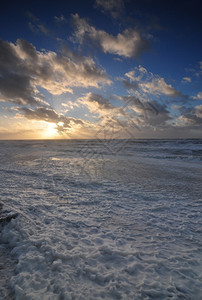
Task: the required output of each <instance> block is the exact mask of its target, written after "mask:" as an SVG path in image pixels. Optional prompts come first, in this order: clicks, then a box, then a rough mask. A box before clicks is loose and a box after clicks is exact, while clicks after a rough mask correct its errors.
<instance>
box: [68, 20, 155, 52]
mask: <svg viewBox="0 0 202 300" xmlns="http://www.w3.org/2000/svg"><path fill="white" fill-rule="evenodd" d="M72 18H73V23H74V25H75V27H76V32H75V36H76V38H77V39H78V40H79V42H80V43H83V42H84V41H91V42H93V43H94V44H95V45H96V46H97V47H99V48H101V50H102V51H103V52H104V53H110V54H115V55H119V56H122V57H127V58H129V57H139V56H140V55H141V54H142V53H143V52H144V51H146V50H148V48H149V44H148V41H147V40H146V39H145V38H143V37H142V36H141V34H140V32H139V31H137V30H135V29H126V30H124V31H123V32H122V33H119V34H118V35H117V36H113V35H111V34H109V33H107V32H105V31H104V30H97V29H96V28H95V27H93V26H91V25H89V24H88V22H87V21H86V20H85V19H81V18H80V17H79V15H78V14H75V15H73V16H72Z"/></svg>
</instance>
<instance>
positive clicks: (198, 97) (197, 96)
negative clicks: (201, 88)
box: [193, 92, 202, 100]
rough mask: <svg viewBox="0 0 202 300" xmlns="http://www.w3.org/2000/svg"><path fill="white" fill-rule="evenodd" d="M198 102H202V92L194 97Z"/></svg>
mask: <svg viewBox="0 0 202 300" xmlns="http://www.w3.org/2000/svg"><path fill="white" fill-rule="evenodd" d="M193 99H196V100H202V92H199V93H198V94H197V95H196V96H194V97H193Z"/></svg>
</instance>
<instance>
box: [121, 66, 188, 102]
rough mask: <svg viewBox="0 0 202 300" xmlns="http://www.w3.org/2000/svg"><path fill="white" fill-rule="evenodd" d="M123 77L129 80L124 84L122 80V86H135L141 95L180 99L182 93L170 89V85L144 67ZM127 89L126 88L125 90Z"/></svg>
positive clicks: (139, 67)
mask: <svg viewBox="0 0 202 300" xmlns="http://www.w3.org/2000/svg"><path fill="white" fill-rule="evenodd" d="M125 77H127V78H128V79H129V82H128V83H127V84H126V82H127V81H126V80H125V79H123V84H124V86H125V87H126V88H127V85H128V87H130V85H131V84H132V85H135V87H136V89H139V90H140V91H142V92H143V93H146V94H150V95H157V96H158V95H165V96H169V97H182V96H183V95H182V93H181V92H180V91H178V90H176V89H175V88H174V87H172V85H171V84H168V83H166V82H165V79H164V78H162V77H159V76H158V75H154V74H153V73H151V72H148V71H147V70H146V69H145V68H144V67H142V66H138V67H135V68H134V70H133V71H130V72H128V73H126V74H125ZM127 89H128V88H127Z"/></svg>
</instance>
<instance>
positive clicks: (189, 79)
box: [182, 77, 191, 83]
mask: <svg viewBox="0 0 202 300" xmlns="http://www.w3.org/2000/svg"><path fill="white" fill-rule="evenodd" d="M182 82H184V83H190V82H191V77H183V78H182Z"/></svg>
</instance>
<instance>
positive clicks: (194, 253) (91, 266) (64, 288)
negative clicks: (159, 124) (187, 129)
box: [0, 141, 202, 300]
mask: <svg viewBox="0 0 202 300" xmlns="http://www.w3.org/2000/svg"><path fill="white" fill-rule="evenodd" d="M137 144H138V146H137ZM184 144H185V142H184ZM179 145H180V147H181V148H182V143H181V144H180V143H179V142H177V141H172V142H166V141H164V143H163V142H158V141H157V142H156V144H155V141H144V145H143V141H142V142H138V143H137V142H135V141H130V142H129V143H126V144H125V148H124V150H123V151H122V152H120V153H118V154H116V155H115V154H114V153H115V151H114V152H112V151H111V152H110V151H108V152H107V150H106V149H108V150H109V144H108V148H105V150H104V147H103V144H100V141H97V142H95V141H88V142H86V141H66V142H65V141H57V142H55V141H53V142H51V141H48V142H45V141H40V142H34V141H33V142H31V141H30V142H2V143H0V146H1V150H2V151H1V152H0V153H1V155H2V156H3V154H4V155H5V156H6V155H8V156H7V157H8V158H7V159H4V160H2V163H1V167H0V176H1V182H0V185H1V200H0V201H1V202H3V203H4V209H12V210H13V211H15V212H19V216H18V218H16V219H13V220H11V222H10V223H8V224H7V225H5V226H3V228H2V232H1V241H2V245H3V246H5V245H7V247H9V249H10V255H11V258H12V259H14V260H16V261H17V264H16V265H15V270H14V272H13V273H12V272H11V273H12V277H11V278H10V282H9V287H10V291H11V292H12V293H13V297H14V298H15V299H29V300H30V299H34V300H35V299H168V298H171V299H180V298H182V299H193V300H195V299H201V296H202V289H201V286H202V256H201V253H202V252H201V250H202V243H201V235H202V221H201V212H202V202H201V198H200V196H201V182H200V179H201V175H202V174H201V166H200V163H199V162H197V161H195V160H193V159H192V157H191V156H189V157H187V158H186V159H183V160H181V159H180V160H176V159H170V158H169V159H166V158H165V156H164V155H162V153H163V151H164V152H166V151H168V150H167V148H169V147H170V148H172V149H176V148H179ZM186 145H187V144H186ZM188 145H189V146H186V147H189V148H190V149H191V148H192V150H194V149H195V150H200V149H199V147H201V144H194V142H192V141H189V143H188ZM110 147H111V148H110V149H112V147H114V148H113V149H117V148H118V145H117V142H116V143H115V142H114V144H113V142H111V144H110ZM138 147H139V148H138ZM155 147H156V153H157V152H158V153H161V159H159V157H158V159H156V158H155V157H156V156H157V155H156V154H155ZM143 148H144V151H142V149H143ZM160 148H161V150H160ZM78 149H79V151H78ZM95 149H96V150H95ZM146 149H147V151H146ZM87 150H88V152H87ZM172 151H173V150H172ZM182 151H183V149H182ZM84 153H85V155H84ZM103 153H105V154H103ZM132 153H133V155H132ZM129 154H130V155H129ZM5 156H4V157H5Z"/></svg>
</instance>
